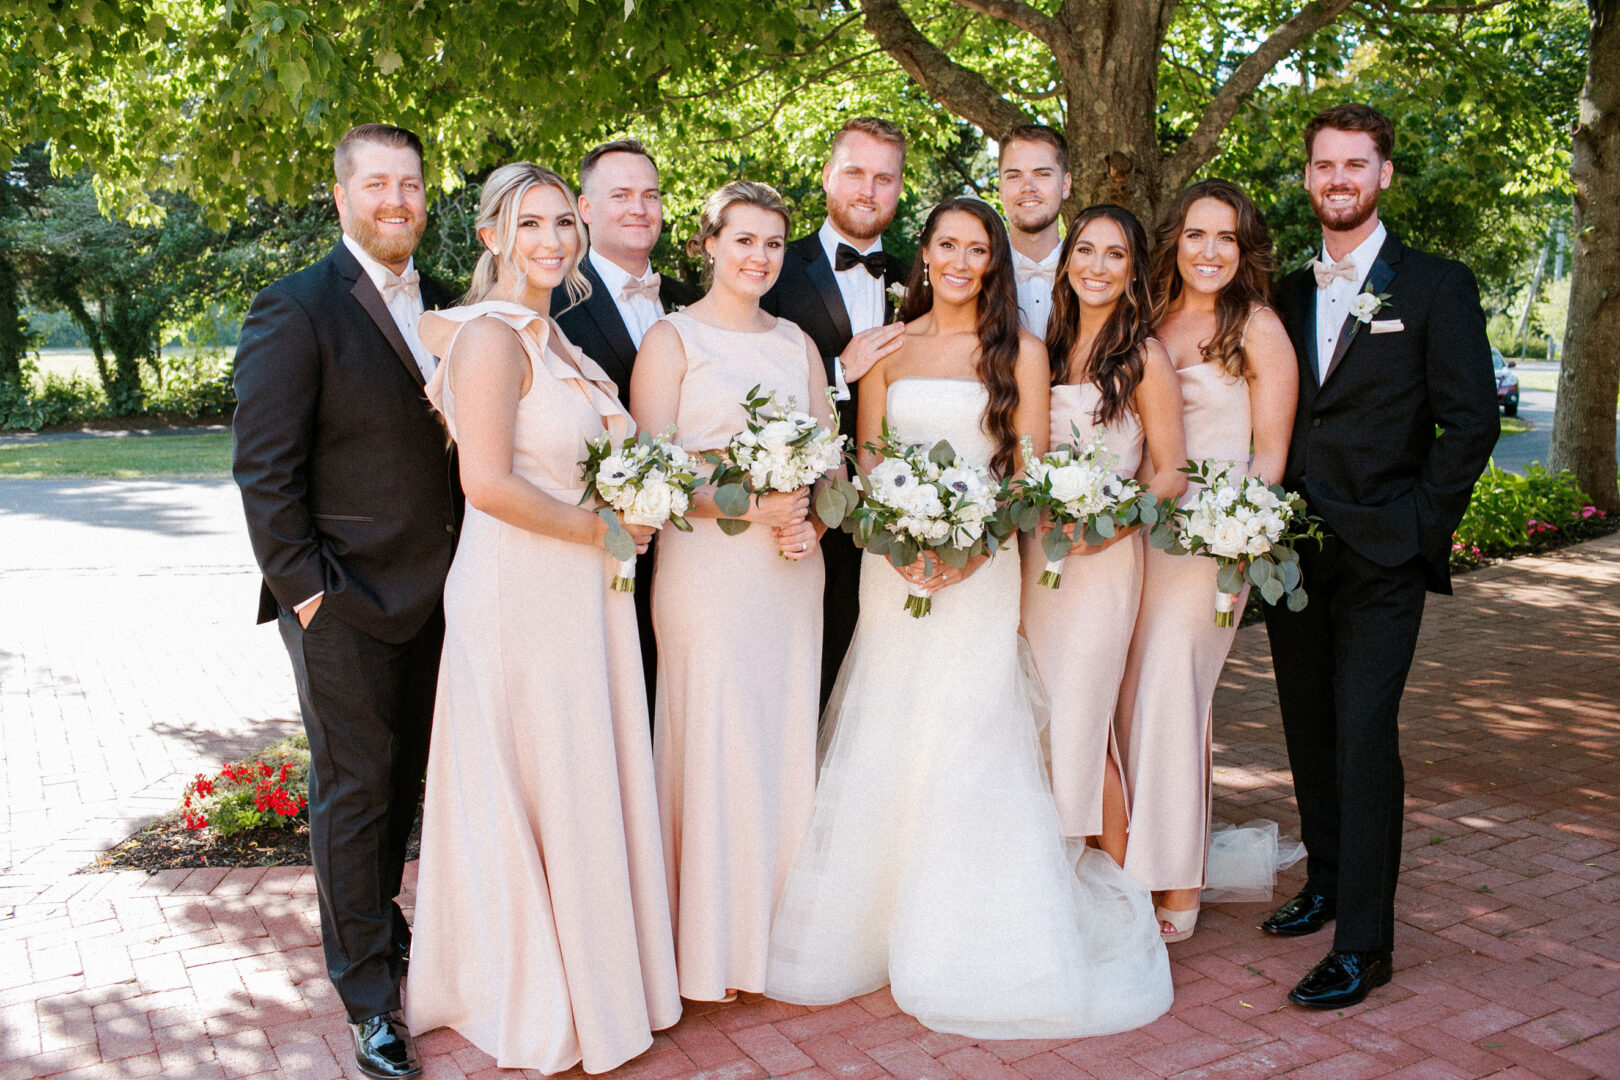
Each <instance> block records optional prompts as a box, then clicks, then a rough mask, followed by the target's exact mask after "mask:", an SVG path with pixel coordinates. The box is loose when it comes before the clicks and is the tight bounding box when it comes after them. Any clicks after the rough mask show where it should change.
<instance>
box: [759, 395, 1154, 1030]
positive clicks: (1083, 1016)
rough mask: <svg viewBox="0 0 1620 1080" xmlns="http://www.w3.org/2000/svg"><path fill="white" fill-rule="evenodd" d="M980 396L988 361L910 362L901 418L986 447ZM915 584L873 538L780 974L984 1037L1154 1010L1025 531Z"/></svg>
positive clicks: (1116, 1026) (1142, 905)
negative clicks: (1070, 817) (1071, 787)
mask: <svg viewBox="0 0 1620 1080" xmlns="http://www.w3.org/2000/svg"><path fill="white" fill-rule="evenodd" d="M984 405H985V394H984V391H983V389H982V387H980V385H979V384H978V383H977V382H976V381H968V380H957V379H923V378H910V379H903V380H900V381H898V382H897V383H895V384H894V385H893V386H892V387H891V388H890V391H889V409H888V413H889V421H890V423H891V425H893V426H895V427H896V428H897V429H898V430H899V432H900V433H901V435H902V436H903V437H904V438H906V439H907V440H910V441H933V440H936V439H939V438H947V439H949V440H950V441H951V443H952V445H953V446H954V447H955V448H956V449H957V451H958V452H959V453H961V454H962V455H963V456H964V457H965V458H967V459H968V460H970V461H975V462H977V463H980V464H983V463H984V462H986V461H987V460H988V459H989V456H990V450H991V443H990V441H989V439H988V437H987V436H986V435H985V434H984V432H983V429H982V425H981V422H980V417H981V416H982V413H983V410H984ZM905 595H906V588H905V583H904V582H903V580H902V579H901V578H900V577H899V575H897V574H896V573H895V572H894V570H893V569H892V568H891V567H890V566H889V565H888V564H887V561H886V560H885V559H883V558H882V557H879V556H871V555H869V556H866V557H865V560H864V562H863V565H862V570H861V621H860V624H859V626H858V627H857V629H856V633H855V640H854V643H853V646H852V647H851V649H850V654H849V659H847V660H846V661H845V664H844V669H843V671H842V672H841V674H840V676H839V684H838V686H837V688H836V689H835V690H834V694H833V700H832V702H831V704H830V705H829V709H828V716H829V718H830V720H829V726H828V729H827V731H826V733H825V735H824V750H823V755H822V766H821V774H820V779H819V782H818V785H817V789H816V803H815V811H814V815H813V818H812V822H811V827H810V833H809V835H808V837H807V838H806V840H805V842H804V845H803V847H802V848H801V849H800V853H799V857H798V859H797V861H796V862H795V864H794V867H793V869H792V871H791V872H790V874H789V877H788V882H787V887H786V890H785V893H784V896H783V899H782V902H781V904H780V906H779V907H778V909H777V914H776V919H775V923H774V925H773V928H772V935H771V949H770V966H769V970H768V974H767V979H766V992H767V993H768V994H769V995H770V996H772V997H775V998H778V999H780V1000H785V1001H793V1002H800V1003H805V1004H828V1003H831V1002H835V1001H842V1000H844V999H846V998H850V997H854V996H856V995H859V994H862V993H867V992H869V991H872V990H875V989H877V988H879V987H881V986H883V985H884V984H885V983H887V984H889V985H890V987H891V989H892V992H893V994H894V998H895V1001H896V1002H897V1003H898V1004H899V1005H900V1007H901V1008H902V1009H904V1010H905V1011H906V1012H908V1013H910V1014H911V1015H913V1016H915V1017H916V1018H917V1019H918V1020H919V1021H921V1022H922V1023H923V1024H925V1025H927V1026H928V1027H930V1028H933V1029H935V1030H939V1031H947V1032H954V1033H958V1034H963V1035H968V1036H971V1037H976V1038H1043V1037H1044V1038H1056V1037H1075V1036H1083V1035H1098V1034H1104V1033H1108V1032H1115V1031H1121V1030H1126V1029H1129V1028H1133V1027H1138V1026H1140V1025H1142V1024H1146V1023H1149V1022H1151V1021H1152V1020H1154V1019H1155V1018H1156V1017H1158V1016H1160V1015H1161V1014H1163V1013H1164V1012H1165V1010H1167V1009H1168V1008H1169V1006H1170V1001H1171V985H1170V972H1169V963H1168V959H1167V957H1166V953H1165V950H1164V946H1163V945H1162V944H1161V943H1160V941H1159V934H1158V927H1157V924H1156V923H1155V921H1154V919H1153V912H1152V906H1151V903H1150V902H1149V899H1148V896H1147V893H1146V892H1145V891H1144V890H1143V889H1141V887H1140V886H1138V885H1136V884H1135V883H1134V882H1133V881H1131V880H1130V879H1129V878H1128V877H1127V876H1126V875H1125V874H1124V873H1123V871H1121V870H1119V868H1117V867H1116V866H1114V864H1113V863H1112V862H1111V861H1110V860H1109V859H1108V857H1107V856H1105V855H1102V854H1101V853H1100V852H1097V851H1095V850H1091V849H1087V848H1084V847H1083V846H1081V845H1079V844H1074V845H1072V846H1071V845H1069V844H1066V843H1065V841H1064V840H1063V838H1062V835H1061V826H1060V824H1059V821H1058V815H1057V810H1056V808H1055V806H1054V804H1053V801H1052V793H1051V788H1050V784H1049V781H1048V778H1047V775H1046V770H1045V766H1044V763H1043V761H1042V757H1041V752H1040V746H1039V739H1038V733H1037V726H1036V716H1035V694H1034V692H1033V689H1032V688H1033V686H1034V683H1033V668H1032V666H1031V665H1030V664H1029V662H1028V656H1027V646H1025V645H1024V644H1023V642H1022V639H1021V638H1020V637H1019V636H1018V623H1019V563H1018V553H1017V548H1016V545H1013V546H1009V547H1008V548H1006V549H1004V550H1003V551H1002V553H1001V554H999V555H997V556H996V557H995V558H994V559H992V560H990V561H989V562H988V563H986V564H985V565H984V566H982V567H981V568H980V569H979V570H978V571H977V572H976V573H975V574H974V575H973V576H972V577H970V578H968V579H967V580H966V581H965V582H963V583H962V584H960V585H956V586H953V587H951V588H948V589H946V590H944V591H942V592H940V593H939V594H937V595H936V596H935V598H934V604H933V612H932V614H930V615H929V616H927V617H926V618H923V619H913V618H912V617H911V616H909V615H907V614H906V613H905V612H904V610H903V605H904V600H905Z"/></svg>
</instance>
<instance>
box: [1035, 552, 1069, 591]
mask: <svg viewBox="0 0 1620 1080" xmlns="http://www.w3.org/2000/svg"><path fill="white" fill-rule="evenodd" d="M1062 583H1063V560H1062V559H1048V560H1046V569H1045V570H1042V571H1041V576H1040V578H1039V580H1038V581H1037V584H1040V585H1044V586H1045V587H1046V588H1048V589H1055V588H1057V587H1058V586H1059V585H1061V584H1062Z"/></svg>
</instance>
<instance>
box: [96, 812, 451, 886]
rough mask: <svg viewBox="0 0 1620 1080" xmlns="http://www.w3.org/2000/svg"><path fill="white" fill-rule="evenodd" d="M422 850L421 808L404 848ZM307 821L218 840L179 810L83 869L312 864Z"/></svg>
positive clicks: (413, 852) (411, 852) (409, 855)
mask: <svg viewBox="0 0 1620 1080" xmlns="http://www.w3.org/2000/svg"><path fill="white" fill-rule="evenodd" d="M421 849H422V813H421V811H420V810H418V811H417V814H416V824H415V826H413V827H412V829H411V838H410V840H409V841H408V842H407V845H406V848H405V858H406V859H407V860H410V859H414V858H416V857H417V855H419V854H420V853H421ZM308 865H309V824H308V823H307V822H303V821H300V822H299V823H298V824H297V825H295V826H293V827H291V828H287V829H249V830H248V831H247V832H244V833H238V834H237V835H236V836H233V837H230V838H229V839H216V838H215V837H214V835H213V832H212V831H211V830H209V829H201V830H193V829H188V828H186V827H185V826H184V825H182V824H181V823H180V817H179V815H178V814H176V815H173V816H165V817H161V818H159V819H158V820H156V821H154V822H152V824H150V825H148V826H147V827H146V828H144V829H142V830H141V831H140V832H138V833H136V834H135V835H134V836H131V837H130V838H129V839H128V840H125V841H124V842H123V843H121V844H119V845H118V846H117V847H114V848H112V849H110V850H108V851H105V852H103V853H102V854H101V855H100V856H99V857H98V858H97V859H96V861H95V862H93V863H91V864H90V865H89V866H86V867H84V868H83V869H82V870H80V871H79V872H80V873H81V874H99V873H104V872H106V871H108V870H145V871H146V872H147V873H149V874H155V873H157V872H158V871H159V870H196V869H200V868H202V867H208V866H308Z"/></svg>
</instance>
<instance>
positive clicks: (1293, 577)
mask: <svg viewBox="0 0 1620 1080" xmlns="http://www.w3.org/2000/svg"><path fill="white" fill-rule="evenodd" d="M1277 569H1278V571H1279V572H1280V573H1281V574H1282V583H1283V588H1285V589H1287V590H1288V591H1289V592H1292V591H1294V590H1295V589H1297V588H1299V582H1300V579H1301V578H1302V577H1304V575H1303V574H1301V573H1300V572H1299V563H1297V562H1285V563H1281V564H1279V565H1278V567H1277Z"/></svg>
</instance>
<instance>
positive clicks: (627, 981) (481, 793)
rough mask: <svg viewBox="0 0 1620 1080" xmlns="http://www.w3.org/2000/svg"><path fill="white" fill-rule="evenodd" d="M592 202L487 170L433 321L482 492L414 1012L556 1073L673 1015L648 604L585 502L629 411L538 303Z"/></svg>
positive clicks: (477, 491)
mask: <svg viewBox="0 0 1620 1080" xmlns="http://www.w3.org/2000/svg"><path fill="white" fill-rule="evenodd" d="M577 221H578V215H577V212H576V210H575V207H574V200H573V194H572V192H570V191H569V189H568V187H567V185H566V184H565V183H564V182H563V181H562V179H561V178H560V177H558V176H557V174H556V173H554V172H552V171H550V170H549V169H542V168H540V167H538V166H535V165H530V164H527V163H518V164H513V165H505V166H502V167H501V168H499V169H497V170H495V172H494V173H493V174H491V176H490V178H489V180H488V181H487V182H486V183H485V185H484V191H483V199H482V202H481V204H480V206H479V213H478V227H479V238H480V239H481V240H482V241H483V243H484V246H485V247H486V249H487V251H486V253H485V254H484V255H482V256H481V258H480V260H479V263H478V267H477V270H476V271H475V274H474V278H473V285H472V289H471V291H470V292H469V293H468V295H467V297H466V299H465V301H464V306H462V307H457V308H452V309H450V310H448V311H442V312H437V313H434V312H429V313H428V314H426V315H424V316H423V318H422V323H421V334H422V341H423V343H424V344H426V345H427V347H428V348H429V349H430V350H432V351H433V352H434V353H435V354H436V355H438V356H440V357H442V358H443V360H442V362H441V363H440V364H439V366H438V369H437V371H435V373H434V375H433V378H432V380H431V381H430V383H429V384H428V396H429V398H431V400H432V401H433V403H434V405H435V406H436V407H437V408H438V409H439V411H440V412H441V413H442V414H443V416H444V420H445V423H446V424H447V425H448V427H449V429H450V432H451V434H452V435H453V436H454V437H455V438H456V440H457V443H458V446H459V450H460V461H461V477H462V484H463V487H464V488H465V490H466V493H467V503H468V506H467V517H466V523H465V526H464V529H463V532H462V535H461V543H460V546H459V547H458V549H457V551H456V557H455V562H454V564H453V565H452V566H451V568H450V577H449V581H448V582H447V583H446V586H445V593H444V605H445V641H444V660H443V663H442V665H441V667H440V670H439V686H438V700H437V708H436V712H435V714H434V718H433V740H432V748H431V752H430V756H429V759H428V776H427V799H426V806H425V809H424V812H423V824H422V862H421V871H420V876H419V878H418V882H417V891H416V933H415V941H414V944H413V947H412V964H411V976H410V982H409V993H408V995H407V997H406V1002H405V1016H406V1019H407V1021H408V1023H409V1024H410V1026H411V1030H412V1031H413V1032H418V1033H419V1032H423V1031H427V1030H430V1029H432V1028H437V1027H452V1028H455V1029H456V1030H457V1031H459V1032H461V1034H462V1035H464V1036H466V1038H467V1039H468V1040H469V1041H471V1042H472V1043H473V1044H474V1045H475V1046H477V1047H478V1048H479V1049H481V1050H483V1051H484V1052H485V1053H487V1054H489V1055H491V1056H492V1057H494V1058H495V1061H496V1063H497V1064H498V1065H500V1066H502V1067H503V1068H528V1069H538V1070H539V1071H540V1072H543V1073H558V1072H563V1071H565V1070H567V1069H569V1068H572V1067H573V1066H575V1065H578V1064H581V1063H583V1065H584V1068H585V1070H586V1071H587V1072H606V1071H608V1070H610V1069H613V1068H616V1067H617V1066H619V1065H621V1064H623V1063H624V1062H625V1061H627V1060H629V1059H630V1058H633V1057H635V1056H636V1055H638V1054H640V1053H641V1052H642V1051H644V1050H646V1049H647V1048H648V1046H650V1045H651V1043H652V1033H653V1032H654V1031H655V1030H658V1029H660V1028H665V1027H669V1026H670V1025H671V1024H674V1023H675V1022H676V1021H677V1020H678V1019H680V1015H681V1002H680V997H679V995H678V993H677V992H676V980H675V955H674V947H673V942H672V939H671V934H670V921H669V905H668V899H667V896H666V893H665V885H664V860H663V852H662V848H661V845H660V843H659V835H658V817H657V806H656V800H655V795H654V789H653V769H652V756H651V753H650V751H649V749H648V747H647V704H646V691H645V689H644V687H643V685H642V675H641V658H640V646H639V644H638V640H637V636H636V616H635V608H634V605H633V604H632V603H631V600H630V597H629V596H627V595H625V594H624V593H619V592H613V591H611V590H610V589H609V581H610V580H611V579H612V577H613V574H614V571H615V568H616V565H617V563H616V561H615V560H614V559H613V557H612V556H611V555H609V554H608V553H607V551H606V550H605V549H604V548H603V546H602V534H603V532H604V530H605V526H604V524H603V521H602V519H601V518H600V517H598V516H597V514H596V513H595V512H594V511H592V510H591V509H589V508H586V507H581V506H577V505H576V503H577V502H578V501H579V497H580V494H581V491H582V488H581V485H580V481H579V462H580V461H581V459H583V457H584V456H585V450H586V446H585V444H586V441H587V440H588V439H590V438H592V437H594V436H597V435H600V434H601V433H603V432H604V431H606V432H607V433H608V434H610V435H611V436H612V437H613V438H615V439H620V438H623V437H624V436H625V435H626V434H627V433H629V432H630V431H632V430H633V426H632V425H631V423H630V418H629V417H628V416H627V415H626V414H625V412H624V410H623V409H622V408H621V407H620V405H619V402H618V398H617V396H616V395H615V393H614V388H613V384H612V383H611V382H610V381H609V380H608V378H607V376H606V375H605V374H604V373H603V372H602V369H601V368H599V367H598V366H597V365H596V364H595V363H594V362H593V361H592V360H590V359H589V358H588V357H586V356H585V355H583V354H582V353H580V352H579V350H577V349H575V348H574V347H573V346H572V345H570V344H569V343H568V341H567V340H566V339H565V338H564V337H563V336H562V333H561V332H560V331H559V330H558V329H557V327H556V324H555V323H553V322H552V321H551V320H550V319H549V318H547V317H546V315H545V312H546V311H547V310H549V305H550V299H551V290H552V289H553V288H554V287H556V286H558V285H561V284H563V282H564V281H565V280H568V281H569V282H570V284H571V285H573V284H575V282H576V279H577V271H576V270H575V265H576V263H577V261H578V258H579V255H580V249H581V247H582V243H581V238H580V233H579V229H578V226H577V224H576V222H577ZM570 291H573V289H572V288H571V290H570ZM626 528H628V529H629V530H630V532H631V534H632V535H633V536H635V538H636V541H637V543H638V544H639V545H641V546H645V545H646V542H647V539H648V537H649V535H650V530H648V529H645V528H642V527H640V526H635V525H629V526H626Z"/></svg>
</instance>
